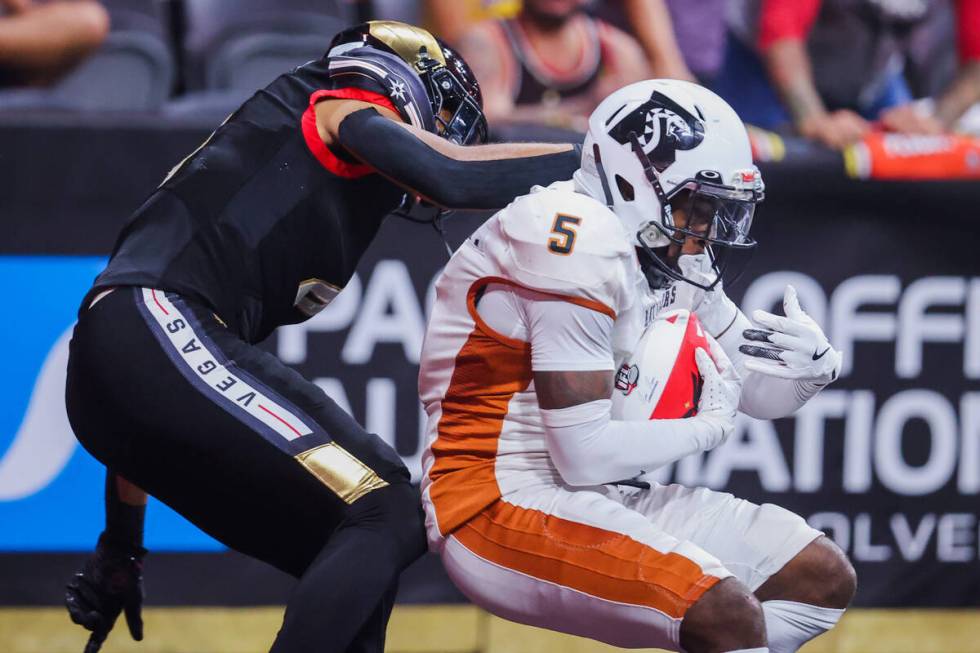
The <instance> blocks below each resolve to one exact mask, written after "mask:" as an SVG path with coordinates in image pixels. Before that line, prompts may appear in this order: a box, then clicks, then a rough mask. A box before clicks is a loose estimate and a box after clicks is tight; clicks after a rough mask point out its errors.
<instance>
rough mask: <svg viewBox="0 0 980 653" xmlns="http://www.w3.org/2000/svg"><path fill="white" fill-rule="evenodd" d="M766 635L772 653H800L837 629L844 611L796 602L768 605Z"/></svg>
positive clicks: (763, 605) (764, 603)
mask: <svg viewBox="0 0 980 653" xmlns="http://www.w3.org/2000/svg"><path fill="white" fill-rule="evenodd" d="M762 612H763V613H764V614H765V617H766V633H767V634H768V636H769V650H771V651H772V653H796V651H798V650H799V648H800V647H801V646H803V645H804V644H806V643H807V642H809V641H810V640H811V639H813V638H814V637H816V636H817V635H821V634H823V633H825V632H827V631H828V630H830V629H831V628H833V627H834V626H835V625H837V622H838V621H839V620H840V618H841V616H842V615H843V614H844V611H843V610H839V609H834V608H821V607H819V606H816V605H808V604H806V603H797V602H796V601H764V602H763V603H762Z"/></svg>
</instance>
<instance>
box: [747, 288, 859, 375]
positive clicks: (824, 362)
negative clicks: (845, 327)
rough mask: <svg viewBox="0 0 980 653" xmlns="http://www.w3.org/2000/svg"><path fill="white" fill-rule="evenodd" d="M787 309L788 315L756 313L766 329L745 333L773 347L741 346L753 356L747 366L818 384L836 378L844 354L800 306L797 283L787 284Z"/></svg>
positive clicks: (784, 297)
mask: <svg viewBox="0 0 980 653" xmlns="http://www.w3.org/2000/svg"><path fill="white" fill-rule="evenodd" d="M783 311H784V312H785V313H786V317H781V316H779V315H773V314H772V313H767V312H766V311H758V310H757V311H755V312H754V313H753V314H752V317H753V318H754V319H755V321H756V322H758V323H759V324H760V325H762V326H763V327H765V328H766V330H762V329H746V330H745V331H744V332H743V334H742V335H743V336H744V337H745V339H746V340H751V341H754V342H762V343H767V344H769V345H773V346H770V347H766V346H762V345H741V346H739V348H738V350H739V351H740V352H742V353H743V354H745V355H746V356H750V357H751V358H749V359H748V360H746V361H745V367H746V369H749V370H751V371H753V372H758V373H759V374H767V375H769V376H775V377H779V378H782V379H792V380H795V381H810V382H812V383H816V384H818V385H826V384H828V383H830V382H831V381H833V380H835V379H836V378H837V375H838V374H840V368H841V353H840V352H839V351H837V350H836V349H834V348H833V347H831V346H830V342H829V341H828V340H827V336H825V335H824V332H823V329H821V328H820V326H819V325H818V324H817V323H816V322H814V321H813V318H811V317H810V316H809V315H807V314H806V313H804V312H803V309H802V308H800V300H799V299H798V298H797V296H796V289H795V288H793V286H786V293H785V294H784V295H783Z"/></svg>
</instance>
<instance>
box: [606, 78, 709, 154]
mask: <svg viewBox="0 0 980 653" xmlns="http://www.w3.org/2000/svg"><path fill="white" fill-rule="evenodd" d="M630 133H635V134H636V137H637V138H638V139H639V141H640V145H641V146H642V148H643V152H644V153H645V154H646V155H647V156H649V157H650V160H651V161H652V162H653V165H654V167H655V168H656V169H657V171H658V172H663V171H664V170H665V169H667V168H668V167H669V166H670V165H671V164H673V163H674V161H676V160H677V151H678V150H693V149H694V148H695V147H697V146H698V145H700V144H701V141H703V140H704V122H703V121H702V120H701V119H700V118H698V117H697V116H695V115H693V114H692V113H691V112H690V111H688V110H687V109H685V108H684V107H682V106H681V105H679V104H677V103H676V102H674V101H673V100H671V99H670V98H669V97H667V96H666V95H664V94H663V93H661V92H659V91H654V92H653V95H651V96H650V99H649V100H647V101H646V102H644V103H643V104H641V105H640V106H639V107H637V108H636V109H634V110H633V111H631V112H629V113H628V114H626V116H624V117H623V119H622V120H620V121H619V122H618V123H616V125H615V126H614V127H613V128H612V129H610V130H609V136H611V137H612V138H613V139H614V140H615V141H616V142H617V143H621V144H623V145H626V146H629V145H630Z"/></svg>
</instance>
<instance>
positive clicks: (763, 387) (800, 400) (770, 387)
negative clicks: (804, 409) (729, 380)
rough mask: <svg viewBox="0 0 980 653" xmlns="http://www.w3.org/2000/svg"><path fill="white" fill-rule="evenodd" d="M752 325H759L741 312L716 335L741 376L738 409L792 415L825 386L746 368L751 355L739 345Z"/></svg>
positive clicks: (765, 414) (763, 415)
mask: <svg viewBox="0 0 980 653" xmlns="http://www.w3.org/2000/svg"><path fill="white" fill-rule="evenodd" d="M753 328H756V327H754V326H752V323H751V322H750V321H749V318H747V317H745V314H744V313H742V311H738V313H737V315H736V316H735V320H734V321H733V322H732V323H731V326H729V327H728V329H726V330H725V332H724V333H722V334H721V335H720V336H719V337H718V338H717V340H718V344H720V345H721V347H722V349H724V350H725V353H726V354H728V357H729V358H730V359H732V363H734V365H735V370H736V371H737V372H738V374H739V376H741V377H742V394H741V396H740V397H739V403H738V409H739V410H740V411H742V412H743V413H745V414H746V415H749V416H750V417H755V418H757V419H778V418H780V417H786V416H787V415H792V414H793V413H795V412H796V411H797V410H799V409H800V407H801V406H803V404H805V403H806V402H808V401H809V400H810V399H811V398H812V397H813V396H814V395H815V394H817V393H818V392H820V389H821V388H822V387H823V386H822V385H818V384H816V383H812V382H810V381H793V380H791V379H780V378H777V377H775V376H768V375H766V374H759V373H758V372H750V371H749V370H747V369H746V368H745V361H746V359H748V358H749V357H748V356H746V355H745V354H743V353H742V352H740V351H739V350H738V347H739V345H741V344H743V343H744V342H745V340H744V338H743V337H742V332H743V331H745V330H746V329H753Z"/></svg>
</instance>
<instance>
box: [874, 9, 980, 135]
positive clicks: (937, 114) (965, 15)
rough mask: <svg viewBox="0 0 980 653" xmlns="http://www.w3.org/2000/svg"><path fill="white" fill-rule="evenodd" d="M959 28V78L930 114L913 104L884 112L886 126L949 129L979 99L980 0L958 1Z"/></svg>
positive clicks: (912, 131) (906, 130) (911, 130)
mask: <svg viewBox="0 0 980 653" xmlns="http://www.w3.org/2000/svg"><path fill="white" fill-rule="evenodd" d="M956 27H957V43H958V46H959V47H958V51H959V60H960V66H959V70H958V71H957V74H956V78H955V79H954V80H953V81H952V83H951V84H950V85H949V86H948V87H946V88H945V89H944V90H943V91H942V92H941V93H939V94H938V95H937V96H936V98H935V102H934V104H933V107H932V110H931V112H930V113H927V112H924V111H923V110H922V107H921V106H920V105H914V104H911V103H904V104H900V105H898V106H896V107H891V108H889V109H887V110H885V111H883V112H882V114H881V116H880V119H881V123H882V125H884V127H885V128H886V129H890V130H892V131H898V132H904V133H909V134H938V133H942V132H944V131H949V130H950V129H952V128H953V127H954V126H955V125H956V122H957V121H958V120H959V119H960V117H961V116H963V114H965V113H966V111H967V110H968V109H969V108H970V107H971V106H973V105H974V104H976V103H977V102H980V0H958V2H957V16H956Z"/></svg>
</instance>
